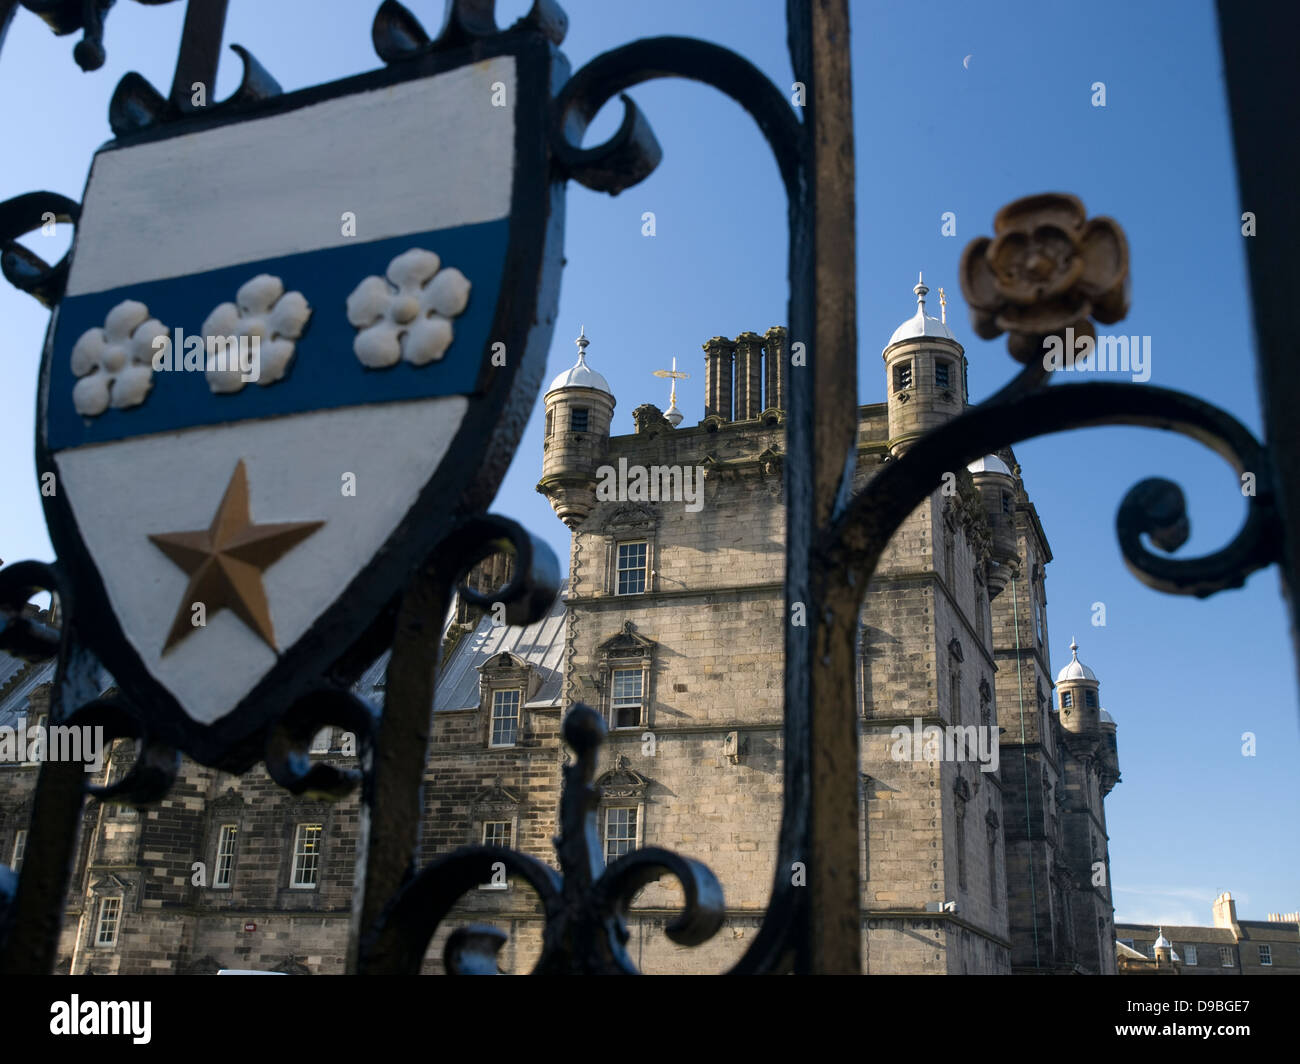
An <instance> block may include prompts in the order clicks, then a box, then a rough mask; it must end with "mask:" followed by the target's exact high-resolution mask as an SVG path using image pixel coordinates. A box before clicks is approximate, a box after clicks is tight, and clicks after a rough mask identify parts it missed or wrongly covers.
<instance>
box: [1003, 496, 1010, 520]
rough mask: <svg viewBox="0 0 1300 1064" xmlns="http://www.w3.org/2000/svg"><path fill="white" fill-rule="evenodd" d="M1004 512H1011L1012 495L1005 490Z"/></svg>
mask: <svg viewBox="0 0 1300 1064" xmlns="http://www.w3.org/2000/svg"><path fill="white" fill-rule="evenodd" d="M1002 512H1003V513H1004V514H1009V513H1010V512H1011V496H1010V495H1009V494H1008V493H1007V492H1005V491H1004V492H1003V493H1002Z"/></svg>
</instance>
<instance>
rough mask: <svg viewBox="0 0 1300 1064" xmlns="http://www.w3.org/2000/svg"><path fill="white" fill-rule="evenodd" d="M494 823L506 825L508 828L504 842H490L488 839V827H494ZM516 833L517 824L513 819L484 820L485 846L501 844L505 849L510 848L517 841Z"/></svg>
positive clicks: (483, 835) (483, 836) (483, 834)
mask: <svg viewBox="0 0 1300 1064" xmlns="http://www.w3.org/2000/svg"><path fill="white" fill-rule="evenodd" d="M494 825H495V826H501V827H504V828H505V829H506V833H505V841H504V842H489V841H488V828H490V827H493V826H494ZM514 834H515V825H514V821H512V820H485V821H483V833H482V838H483V845H484V846H500V847H502V848H503V849H509V848H510V847H511V846H513V845H514V842H515V839H514Z"/></svg>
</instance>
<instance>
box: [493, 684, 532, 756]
mask: <svg viewBox="0 0 1300 1064" xmlns="http://www.w3.org/2000/svg"><path fill="white" fill-rule="evenodd" d="M510 698H513V699H514V704H513V706H509V707H507V706H506V705H505V703H506V701H507V700H508V699H510ZM504 708H512V709H513V710H514V713H513V714H512V715H511V716H513V718H514V722H515V726H514V731H513V732H512V733H511V737H510V741H509V742H498V741H497V721H506V720H509V719H510V716H507V715H505V714H504V713H503V714H500V715H498V712H497V711H498V710H499V709H504ZM523 709H524V693H523V692H522V691H521V690H519V688H517V687H500V688H498V689H497V690H495V691H493V692H492V713H491V716H490V717H489V719H488V746H495V747H508V746H518V745H519V727H520V725H521V724H522V723H523Z"/></svg>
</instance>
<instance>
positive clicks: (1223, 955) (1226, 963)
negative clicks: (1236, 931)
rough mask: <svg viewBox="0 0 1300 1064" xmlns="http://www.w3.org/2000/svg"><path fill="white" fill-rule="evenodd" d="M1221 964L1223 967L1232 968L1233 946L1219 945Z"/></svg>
mask: <svg viewBox="0 0 1300 1064" xmlns="http://www.w3.org/2000/svg"><path fill="white" fill-rule="evenodd" d="M1219 965H1220V966H1221V967H1223V968H1231V967H1232V947H1231V946H1220V947H1219Z"/></svg>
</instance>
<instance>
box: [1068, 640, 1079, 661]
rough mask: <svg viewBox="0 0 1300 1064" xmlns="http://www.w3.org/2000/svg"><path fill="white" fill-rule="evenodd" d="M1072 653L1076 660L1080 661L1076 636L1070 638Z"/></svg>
mask: <svg viewBox="0 0 1300 1064" xmlns="http://www.w3.org/2000/svg"><path fill="white" fill-rule="evenodd" d="M1070 653H1071V654H1073V655H1074V660H1075V661H1078V660H1079V644H1078V643H1077V642H1076V641H1075V638H1074V636H1070Z"/></svg>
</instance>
